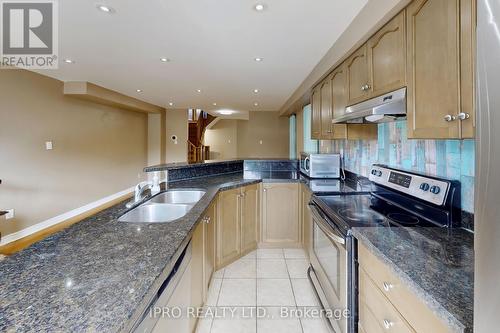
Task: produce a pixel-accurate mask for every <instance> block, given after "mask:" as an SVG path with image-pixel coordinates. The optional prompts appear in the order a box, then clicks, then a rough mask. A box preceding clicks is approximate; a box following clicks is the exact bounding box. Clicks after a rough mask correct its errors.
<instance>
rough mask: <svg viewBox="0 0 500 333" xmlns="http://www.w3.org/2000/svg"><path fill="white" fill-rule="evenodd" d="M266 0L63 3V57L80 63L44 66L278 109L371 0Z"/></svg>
mask: <svg viewBox="0 0 500 333" xmlns="http://www.w3.org/2000/svg"><path fill="white" fill-rule="evenodd" d="M257 2H258V0H147V1H144V0H143V1H139V0H135V1H134V0H103V1H102V2H93V1H88V0H64V1H59V11H60V20H59V26H60V29H59V30H60V32H59V35H60V44H59V50H60V51H59V53H60V59H64V58H69V59H72V60H74V61H75V64H65V63H62V62H61V63H60V65H59V69H58V70H56V71H43V72H42V73H43V74H45V75H49V76H52V77H55V78H58V79H60V80H63V81H89V82H92V83H96V84H98V85H102V86H104V87H106V88H109V89H113V90H116V91H119V92H121V93H124V94H127V95H131V96H135V97H138V98H140V99H143V100H145V101H148V102H151V103H155V104H158V105H161V106H165V107H170V106H169V105H168V103H169V102H173V103H175V104H174V107H176V108H188V107H192V108H202V109H205V110H213V109H216V108H230V109H235V110H278V109H279V108H280V107H281V106H282V105H283V104H284V103H285V102H286V100H287V99H288V97H290V95H291V94H292V93H293V91H294V90H295V89H296V88H297V87H298V86H299V85H300V83H301V82H302V81H303V80H304V79H305V78H306V76H307V75H308V74H309V73H310V72H311V70H312V69H313V67H314V66H315V65H316V64H317V63H318V62H319V61H320V59H321V58H322V57H323V55H324V54H325V53H326V52H327V51H328V49H329V48H330V47H331V46H332V44H333V43H334V42H335V41H336V40H337V38H338V37H339V36H340V35H341V34H342V32H343V31H344V30H345V29H346V28H347V26H348V25H349V24H350V22H351V21H352V19H353V18H354V17H355V16H356V15H357V13H358V12H359V11H360V10H361V8H362V7H363V6H364V5H365V4H366V2H367V0H314V1H311V0H262V3H264V4H265V5H266V7H267V9H266V10H265V11H264V12H262V13H259V12H256V11H255V10H253V6H254V5H255V4H256V3H257ZM97 4H105V5H108V6H111V7H112V8H114V9H115V11H116V12H115V13H113V14H106V13H103V12H100V11H98V10H97V9H96V5H97ZM162 57H166V58H169V59H171V61H170V62H167V63H163V62H161V61H160V58H162ZM255 57H262V58H264V61H262V62H255V61H254V58H255ZM136 89H142V90H143V92H142V93H137V92H136ZM197 89H201V90H202V91H201V93H198V92H197V91H196V90H197ZM254 89H259V93H258V94H255V93H254V92H253V90H254ZM214 102H216V103H217V106H216V107H214V106H213V103H214ZM255 102H258V103H259V105H258V106H257V107H256V106H254V103H255Z"/></svg>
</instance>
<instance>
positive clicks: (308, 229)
mask: <svg viewBox="0 0 500 333" xmlns="http://www.w3.org/2000/svg"><path fill="white" fill-rule="evenodd" d="M311 195H312V193H311V191H310V190H309V188H308V187H307V185H305V184H300V220H301V221H302V241H303V243H304V249H305V250H306V253H307V255H310V253H311V252H312V218H311V212H310V211H309V201H310V200H311Z"/></svg>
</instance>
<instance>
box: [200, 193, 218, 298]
mask: <svg viewBox="0 0 500 333" xmlns="http://www.w3.org/2000/svg"><path fill="white" fill-rule="evenodd" d="M216 222H217V202H214V203H212V204H211V205H210V207H209V208H208V211H207V214H206V216H205V218H204V220H203V222H202V223H203V226H204V251H205V253H204V261H203V276H204V281H203V298H204V300H206V298H207V293H208V287H209V284H210V280H211V279H212V274H213V272H214V270H215V244H216V237H215V234H216V230H215V227H216Z"/></svg>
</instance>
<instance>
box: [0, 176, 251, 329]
mask: <svg viewBox="0 0 500 333" xmlns="http://www.w3.org/2000/svg"><path fill="white" fill-rule="evenodd" d="M260 181H261V180H260V179H245V178H243V174H242V173H237V174H229V175H222V176H214V177H206V178H203V179H202V181H200V180H199V179H198V180H194V181H181V182H176V183H174V184H173V187H196V188H203V189H206V190H207V193H206V194H205V195H204V196H203V198H202V199H201V200H200V201H199V202H198V203H197V204H196V205H195V206H194V207H193V209H192V210H191V211H190V212H189V213H188V214H187V215H186V216H184V217H183V218H181V219H180V220H179V221H177V222H175V223H155V224H143V223H137V224H136V223H122V222H118V221H117V218H118V217H119V216H121V215H122V214H123V213H124V212H125V211H126V208H125V203H126V201H124V202H122V203H119V204H117V205H115V206H113V207H111V208H108V209H106V210H104V211H102V212H100V213H97V214H96V215H94V216H91V217H89V218H87V219H85V220H83V221H81V222H79V223H77V224H74V225H73V226H71V227H69V228H67V229H65V230H63V231H61V232H58V233H56V234H54V235H52V236H50V237H48V238H46V239H44V240H42V241H40V242H38V243H36V244H33V245H32V246H30V247H29V248H27V249H25V250H23V251H20V252H18V253H16V254H14V255H12V256H8V257H6V258H5V259H4V260H2V261H0V314H1V315H0V331H1V332H54V331H63V332H64V331H65V332H83V331H93V332H95V331H97V332H117V331H129V330H130V329H131V326H132V325H133V324H134V322H135V321H136V320H137V319H138V318H140V316H141V315H142V313H143V311H144V310H145V309H146V307H147V305H148V304H149V302H150V300H151V299H152V297H153V296H154V295H155V294H156V292H157V290H158V289H159V287H160V285H161V284H162V282H163V281H164V280H165V278H166V277H167V276H168V274H169V273H170V270H171V269H172V265H173V262H174V261H175V259H176V256H178V255H179V254H180V252H182V250H183V249H184V247H185V245H187V243H188V241H189V239H190V237H191V234H192V232H193V230H194V227H195V226H196V225H197V223H198V221H199V220H200V218H201V217H202V216H203V214H204V212H205V210H206V209H207V208H208V206H209V205H210V203H211V202H212V200H213V199H214V197H215V195H216V194H217V192H218V191H219V190H227V189H231V188H235V187H240V186H244V185H249V184H254V183H258V182H260Z"/></svg>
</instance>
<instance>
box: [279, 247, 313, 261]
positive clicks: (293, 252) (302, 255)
mask: <svg viewBox="0 0 500 333" xmlns="http://www.w3.org/2000/svg"><path fill="white" fill-rule="evenodd" d="M283 254H284V255H285V259H306V258H307V254H306V251H304V249H283Z"/></svg>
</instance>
